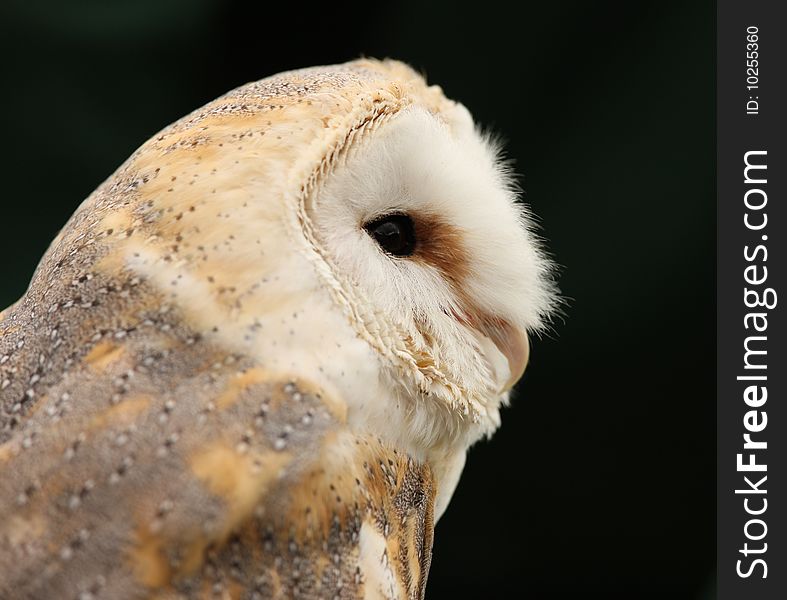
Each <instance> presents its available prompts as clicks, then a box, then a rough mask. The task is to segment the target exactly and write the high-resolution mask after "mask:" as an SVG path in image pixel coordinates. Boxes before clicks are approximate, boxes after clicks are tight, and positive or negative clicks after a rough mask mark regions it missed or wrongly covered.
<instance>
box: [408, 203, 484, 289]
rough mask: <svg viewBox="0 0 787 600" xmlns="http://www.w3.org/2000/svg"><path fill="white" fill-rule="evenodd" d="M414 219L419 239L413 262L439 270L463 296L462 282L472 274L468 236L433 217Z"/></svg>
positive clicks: (423, 215) (414, 215) (416, 215)
mask: <svg viewBox="0 0 787 600" xmlns="http://www.w3.org/2000/svg"><path fill="white" fill-rule="evenodd" d="M410 218H411V219H412V220H413V225H414V230H415V236H416V238H417V239H418V247H417V248H416V251H415V253H414V254H413V256H412V259H413V260H416V261H418V262H422V263H425V264H429V265H431V266H433V267H435V268H436V269H438V270H439V271H440V272H441V273H442V275H443V277H445V278H446V279H447V280H448V281H450V282H451V284H452V286H453V287H454V289H455V291H457V292H458V293H460V294H461V289H462V281H463V280H464V279H465V278H466V277H467V275H468V273H469V270H470V260H469V257H468V255H467V250H466V249H465V245H464V243H463V237H464V232H463V231H462V230H461V229H459V228H458V227H456V226H454V225H451V224H449V223H446V222H445V221H444V220H442V219H441V218H440V217H439V216H438V215H434V214H431V213H411V214H410Z"/></svg>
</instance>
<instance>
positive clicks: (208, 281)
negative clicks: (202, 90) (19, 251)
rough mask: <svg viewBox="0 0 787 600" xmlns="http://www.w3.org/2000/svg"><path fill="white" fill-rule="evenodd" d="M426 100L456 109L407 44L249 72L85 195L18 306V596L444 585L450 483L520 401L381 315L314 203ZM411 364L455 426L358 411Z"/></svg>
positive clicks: (2, 465)
mask: <svg viewBox="0 0 787 600" xmlns="http://www.w3.org/2000/svg"><path fill="white" fill-rule="evenodd" d="M412 106H417V107H420V108H422V109H423V110H425V111H427V112H428V113H430V114H434V115H445V119H446V120H447V122H451V119H453V117H452V116H451V115H452V114H453V112H455V111H457V110H459V108H457V107H458V106H459V105H455V104H454V103H452V102H451V101H449V100H446V99H445V98H444V97H443V95H442V93H441V91H440V90H439V88H435V87H427V86H426V85H425V84H424V82H423V80H422V79H421V78H420V77H418V76H417V75H416V74H415V73H413V72H412V71H411V70H409V68H407V67H405V66H404V65H401V64H400V63H395V62H385V63H379V62H376V61H358V62H355V63H349V64H348V65H340V66H335V67H325V68H317V69H307V70H302V71H295V72H292V73H287V74H283V75H279V76H276V77H273V78H269V79H266V80H263V81H260V82H257V83H252V84H249V85H247V86H244V87H241V88H239V89H237V90H235V91H233V92H230V93H229V94H227V95H226V96H223V97H222V98H219V99H217V100H216V101H214V102H212V103H210V104H208V105H207V106H206V107H204V108H202V109H200V110H198V111H195V112H194V113H192V114H190V115H188V116H186V117H184V118H183V119H182V120H180V121H179V122H177V123H175V124H174V125H172V126H170V127H169V128H167V129H166V130H164V131H163V132H162V133H161V134H159V135H157V136H156V137H154V138H153V139H152V140H150V141H149V142H148V143H146V144H145V145H144V146H143V147H142V148H140V150H138V151H137V152H136V153H135V154H134V155H133V156H132V157H131V158H130V159H129V160H128V161H127V162H126V163H125V164H124V165H123V166H122V167H121V168H120V169H119V170H118V171H117V172H116V173H115V174H114V175H113V176H112V177H111V178H110V179H109V180H108V181H106V182H105V183H104V184H103V185H102V186H100V187H99V188H98V189H97V190H96V192H95V193H94V194H93V195H91V196H90V197H89V198H88V199H87V200H86V201H85V202H84V203H83V204H82V206H81V207H80V208H79V209H78V210H77V212H76V213H75V214H74V216H73V217H72V219H71V220H70V221H69V223H68V224H67V225H66V226H65V228H64V229H63V231H62V232H61V233H60V234H59V235H58V237H57V238H56V239H55V241H54V242H53V243H52V245H51V247H50V249H49V250H48V252H47V254H46V255H45V256H44V258H43V259H42V261H41V264H40V265H39V267H38V269H37V271H36V273H35V275H34V277H33V280H32V283H31V285H30V288H29V290H28V291H27V293H26V294H25V295H24V296H23V297H22V298H21V299H20V301H19V302H17V303H16V304H15V305H13V306H11V307H9V308H8V309H6V310H5V311H3V312H2V313H0V481H2V486H0V515H2V519H0V597H3V598H6V597H8V598H10V597H13V598H20V599H21V598H55V597H57V598H113V599H124V598H147V597H151V598H152V597H155V598H303V599H316V598H387V599H395V598H408V599H409V598H413V599H414V598H422V597H423V594H424V589H425V583H426V576H427V573H428V568H429V562H430V557H431V545H432V532H433V521H434V518H435V501H436V498H437V497H438V495H439V493H440V490H441V485H440V484H441V482H442V481H443V480H445V481H446V482H449V483H446V484H445V485H444V486H442V488H445V489H447V491H443V495H444V496H445V499H444V500H443V501H441V502H442V505H443V506H444V504H445V503H447V497H448V496H450V493H451V489H452V488H453V485H454V484H455V480H456V478H458V472H459V471H461V463H462V462H463V460H464V450H465V449H466V447H467V445H469V443H472V441H474V440H475V439H477V438H478V437H479V436H480V435H482V434H483V433H484V432H488V431H489V429H490V427H492V426H491V425H486V424H485V423H487V420H489V421H488V422H489V423H492V422H494V421H495V419H496V416H495V415H496V414H497V413H496V411H497V408H496V406H494V407H490V406H487V405H485V404H484V402H485V401H484V399H483V398H482V396H478V397H477V398H476V396H475V395H474V394H475V392H473V391H472V389H470V387H467V393H465V392H463V391H462V389H460V388H462V382H461V381H460V380H459V379H457V378H456V377H454V376H452V375H451V371H450V369H448V370H447V368H443V367H441V361H440V359H439V355H433V356H432V357H429V355H428V353H425V351H424V350H423V349H421V347H420V346H418V347H416V346H417V344H419V343H422V342H419V341H418V340H415V341H414V339H413V337H412V335H409V334H408V335H403V334H401V332H400V330H399V329H398V328H397V327H398V326H397V325H396V323H392V322H389V321H387V320H386V319H385V318H384V317H380V316H379V314H380V313H378V312H375V311H368V312H364V310H363V309H362V303H361V302H359V298H363V294H361V293H360V292H358V290H357V287H358V286H357V285H356V284H355V283H354V282H353V280H352V278H343V277H342V276H339V277H334V275H333V273H334V270H335V268H336V267H335V264H336V261H337V260H339V259H336V258H335V257H332V256H331V250H330V248H329V247H328V246H327V245H326V242H325V241H324V235H323V234H322V233H321V232H320V230H319V227H320V220H319V218H311V217H310V215H312V212H310V211H315V210H318V209H316V208H314V206H313V204H314V202H315V200H314V195H315V194H317V193H318V192H319V190H320V189H322V187H323V186H324V185H325V181H326V179H327V178H329V176H330V175H331V173H333V172H334V170H336V169H341V168H342V165H343V164H345V162H346V161H347V160H349V159H348V157H349V156H350V155H351V154H352V152H353V151H354V150H353V149H354V148H355V147H357V146H358V144H359V143H360V140H361V139H362V138H364V137H365V136H367V137H368V136H370V135H372V134H373V133H374V132H375V131H377V130H378V129H380V128H383V129H384V128H385V127H386V125H385V123H386V121H387V120H389V119H392V118H394V117H396V115H397V114H399V113H401V112H403V111H405V110H407V109H408V108H409V107H412ZM462 110H463V109H462ZM272 199H275V201H274V200H272ZM314 223H316V225H315V224H314ZM326 248H327V250H326ZM544 269H546V267H544ZM542 270H543V269H542ZM539 310H541V312H542V313H543V312H545V311H546V310H547V309H546V307H542V308H541V309H539ZM382 312H384V311H382ZM446 314H448V312H446ZM468 314H469V315H470V316H469V317H465V316H462V315H460V316H458V317H457V319H458V321H459V322H460V323H461V324H463V325H464V324H466V322H471V323H475V321H473V320H472V318H471V317H472V316H473V314H472V311H469V312H468ZM479 314H481V313H480V312H479ZM484 314H485V313H484ZM375 315H377V316H375ZM452 318H453V317H452ZM474 326H475V325H474ZM423 333H424V337H425V338H428V335H427V333H426V331H425V330H424V332H423ZM389 355H390V356H396V357H399V358H397V359H396V360H397V361H398V360H401V362H396V363H395V364H396V366H395V368H393V367H392V368H391V370H386V371H385V373H386V375H379V376H377V375H376V373H377V372H378V371H377V370H375V371H374V373H372V372H371V371H369V372H368V373H367V371H368V369H367V370H364V369H366V367H363V366H358V367H357V370H356V372H355V373H353V372H350V369H351V368H355V367H353V365H363V364H365V361H367V362H368V361H369V360H371V361H378V360H379V361H384V360H386V359H385V357H386V356H389ZM374 357H383V358H374ZM402 357H403V358H402ZM419 357H420V358H419ZM392 360H393V359H392ZM472 360H474V361H475V360H476V359H472ZM443 362H445V359H443ZM473 364H475V363H473ZM486 364H487V363H484V362H483V361H481V362H479V363H478V365H479V366H478V368H479V369H487V368H488V367H487V366H485V365H486ZM375 369H377V367H375ZM405 372H406V373H408V375H407V377H411V378H412V381H413V382H414V383H413V384H412V386H411V387H413V389H414V390H415V389H416V388H417V391H413V392H412V395H413V398H416V399H417V398H421V400H423V398H427V399H428V398H430V394H432V393H433V392H430V391H429V389H430V388H429V387H428V386H429V385H433V384H434V385H437V384H438V383H439V382H442V383H440V388H439V389H440V390H443V389H445V390H448V391H447V392H445V398H446V400H445V402H444V403H435V406H436V408H430V409H429V412H428V413H425V414H427V415H429V416H428V417H423V416H421V417H418V418H420V419H422V420H423V419H427V420H428V419H435V420H440V422H442V421H446V422H448V421H449V420H451V421H450V422H451V425H450V427H449V426H446V427H445V433H444V434H440V436H439V439H438V436H437V434H434V435H432V436H431V437H429V436H426V435H425V434H423V435H419V436H418V437H417V439H413V440H410V437H408V436H410V434H409V433H408V432H407V431H406V428H405V430H403V431H399V432H390V433H389V432H387V431H385V428H384V427H380V426H379V425H378V423H379V422H380V421H379V418H378V417H377V416H375V415H376V414H377V413H376V412H374V411H373V414H372V416H370V417H368V418H367V417H364V419H363V420H359V417H357V416H356V415H357V414H359V413H363V412H364V411H366V410H367V408H363V407H367V406H369V405H373V404H374V403H375V402H377V401H378V398H379V396H380V391H379V390H380V387H378V386H383V385H385V384H386V381H387V379H386V378H390V377H393V376H392V375H390V373H405ZM490 372H491V371H490ZM369 373H372V375H369ZM370 377H371V379H370ZM402 377H404V375H402ZM490 377H491V375H490ZM369 381H374V383H373V384H368V383H367V382H369ZM408 381H410V379H408ZM435 382H437V383H435ZM407 385H408V386H410V384H407ZM484 385H487V386H489V385H492V383H489V384H484ZM403 389H404V388H403ZM479 389H481V388H479ZM484 389H485V388H484ZM451 390H456V391H451ZM408 393H409V392H408ZM479 393H480V392H479ZM435 394H437V393H436V392H435ZM393 397H394V398H395V406H396V408H390V411H391V412H390V413H388V414H389V416H390V415H395V416H394V417H390V418H392V422H393V423H394V425H395V426H396V427H399V426H400V425H399V422H398V421H397V419H402V422H403V423H407V419H410V418H413V419H415V418H416V417H415V416H412V415H413V414H414V409H412V407H410V406H409V405H408V402H413V401H414V400H408V398H407V394H404V395H403V392H401V391H399V392H396V393H395V394H394V396H393ZM435 397H437V395H435ZM441 397H442V396H441ZM358 407H362V408H358ZM375 410H376V409H375ZM387 410H389V409H384V410H383V413H385V412H386V411H387ZM419 410H420V409H419ZM454 410H456V411H458V414H460V416H459V417H458V418H457V420H456V421H455V422H454V421H453V420H452V419H453V417H452V416H451V415H452V414H453V413H452V411H454ZM377 412H379V411H377ZM436 415H437V416H436ZM419 423H420V421H419ZM413 430H415V425H413ZM402 440H405V441H402ZM455 448H457V449H459V450H457V452H455V451H454V450H455ZM455 454H456V458H455V457H454V455H455ZM459 454H461V456H459ZM457 465H458V466H457ZM449 480H450V481H449ZM451 481H452V482H453V483H451Z"/></svg>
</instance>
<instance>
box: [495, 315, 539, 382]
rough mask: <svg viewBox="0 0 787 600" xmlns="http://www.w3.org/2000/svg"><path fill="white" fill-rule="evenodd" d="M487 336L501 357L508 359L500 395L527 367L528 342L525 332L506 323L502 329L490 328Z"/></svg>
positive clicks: (517, 379) (528, 355)
mask: <svg viewBox="0 0 787 600" xmlns="http://www.w3.org/2000/svg"><path fill="white" fill-rule="evenodd" d="M487 335H489V338H490V339H491V340H492V341H493V342H494V344H495V346H497V349H498V350H500V352H502V353H503V356H505V357H506V359H508V373H509V376H508V380H507V381H506V383H505V385H504V386H503V389H502V390H501V393H505V392H507V391H508V390H510V389H511V388H512V387H514V384H515V383H516V382H517V381H519V379H520V378H521V377H522V374H523V373H524V372H525V368H526V367H527V361H528V359H529V358H530V342H529V340H528V338H527V332H525V331H524V330H521V329H519V328H517V327H512V326H511V325H508V324H507V323H506V324H505V325H504V326H502V327H493V328H491V329H490V331H489V332H488V334H487Z"/></svg>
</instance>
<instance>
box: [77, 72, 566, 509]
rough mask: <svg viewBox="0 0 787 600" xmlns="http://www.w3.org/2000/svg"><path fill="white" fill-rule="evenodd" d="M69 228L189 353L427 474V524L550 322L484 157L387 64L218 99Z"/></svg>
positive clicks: (440, 104)
mask: <svg viewBox="0 0 787 600" xmlns="http://www.w3.org/2000/svg"><path fill="white" fill-rule="evenodd" d="M80 219H82V220H85V219H93V220H95V221H96V225H95V228H96V229H100V230H102V231H104V230H105V231H110V232H113V233H112V235H111V236H110V237H111V241H105V242H103V243H106V244H108V245H109V247H110V250H109V251H108V252H107V253H106V255H105V257H104V258H103V259H102V260H103V266H104V268H109V269H121V270H127V271H131V272H132V273H133V274H134V276H135V277H139V278H141V279H144V280H145V281H147V282H148V283H149V284H151V285H153V286H155V287H156V288H157V289H159V290H160V292H161V294H162V297H163V298H165V299H166V301H167V303H168V305H171V306H172V307H174V308H175V309H177V310H178V311H180V312H182V313H183V314H184V315H186V318H187V320H188V322H189V323H191V324H192V327H194V328H195V329H197V330H198V333H200V335H203V336H205V337H208V338H211V339H212V340H213V341H215V342H216V343H218V344H221V345H224V346H226V347H229V348H232V349H233V351H235V352H237V353H239V354H242V355H244V356H246V357H251V358H253V359H254V360H255V361H256V362H258V363H259V364H260V365H261V366H262V367H264V368H266V369H269V370H271V371H275V372H280V373H282V375H283V376H287V377H297V378H299V379H306V380H309V381H310V382H312V383H314V384H315V385H317V386H318V387H319V388H320V390H321V393H322V394H324V395H325V396H326V397H330V398H333V399H334V401H335V404H336V405H337V406H339V407H340V409H339V412H341V413H342V414H343V415H344V417H343V418H344V419H346V422H347V424H348V426H349V427H351V428H356V429H360V430H363V431H365V432H369V433H372V434H374V435H376V436H378V437H379V438H380V439H382V440H384V441H385V442H387V443H391V444H393V445H395V446H396V447H399V448H402V449H404V450H405V451H406V452H408V453H409V454H411V455H412V456H414V457H415V458H418V459H421V460H428V461H430V462H431V463H432V466H433V468H434V470H435V473H436V474H437V477H438V481H440V482H441V488H440V494H441V497H438V513H439V512H441V509H442V508H443V507H444V505H445V502H447V496H450V491H451V490H452V489H453V485H454V484H455V483H456V479H457V478H458V473H459V471H461V466H462V463H463V460H464V452H465V450H466V449H467V447H468V446H469V445H470V444H472V443H473V442H474V441H475V440H477V439H478V438H479V437H481V436H483V435H484V434H489V433H490V432H491V431H493V430H494V429H495V428H496V427H497V426H498V424H499V409H500V406H501V404H502V403H504V402H505V401H506V399H507V395H508V393H509V392H508V391H509V389H510V388H511V386H512V385H513V383H514V382H515V381H516V380H517V379H518V378H519V377H520V376H521V374H522V372H523V370H524V368H525V365H526V363H527V359H528V332H533V331H538V330H539V329H541V328H542V327H544V325H545V320H546V319H547V317H548V315H549V314H550V311H551V310H552V309H553V307H554V305H555V289H554V285H553V283H552V279H551V276H550V273H551V264H550V262H549V261H548V260H547V258H546V257H545V255H544V253H543V252H542V251H541V250H540V248H539V244H538V242H537V240H536V238H535V237H534V235H533V233H532V227H531V221H530V218H529V216H528V213H527V211H526V209H525V208H524V206H523V205H522V204H521V203H520V202H519V201H518V200H517V197H516V192H515V188H514V186H513V184H512V181H511V177H510V175H509V173H508V171H507V169H506V167H505V166H504V165H503V164H502V163H501V161H500V157H499V152H498V148H497V147H496V145H495V144H494V143H493V142H492V141H491V140H490V138H489V137H488V136H486V135H484V134H482V133H480V132H479V129H478V128H477V127H476V126H475V125H474V123H473V120H472V118H471V116H470V114H469V112H468V111H467V110H466V109H465V108H464V107H463V106H462V105H461V104H458V103H456V102H453V101H451V100H448V99H447V98H445V96H444V95H443V93H442V91H441V90H440V88H439V87H436V86H428V85H427V84H426V82H425V81H424V79H423V78H422V77H421V76H419V75H418V74H417V73H415V72H414V71H413V70H411V69H410V68H409V67H407V66H406V65H404V64H402V63H399V62H395V61H384V62H379V61H372V60H360V61H355V62H351V63H348V64H344V65H337V66H329V67H319V68H312V69H304V70H299V71H292V72H289V73H284V74H281V75H277V76H275V77H272V78H269V79H265V80H262V81H259V82H256V83H252V84H249V85H246V86H243V87H241V88H238V89H236V90H234V91H232V92H230V93H229V94H227V95H225V96H223V97H221V98H219V99H218V100H216V101H214V102H212V103H210V104H208V105H207V106H205V107H203V108H202V109H199V110H198V111H195V112H194V113H192V114H191V115H188V116H187V117H185V118H184V119H182V120H180V121H179V122H177V123H175V124H174V125H172V126H170V127H169V128H167V129H165V130H164V131H163V132H162V133H161V134H159V135H158V136H156V137H154V138H153V139H152V140H150V141H149V142H148V143H147V144H145V145H143V146H142V148H141V149H140V150H139V151H137V153H135V154H134V155H133V156H132V157H131V158H130V159H129V161H128V162H127V163H126V164H125V165H124V166H123V167H121V169H120V171H119V172H118V174H116V176H115V177H114V178H112V179H110V180H109V181H108V182H107V183H106V184H105V185H104V186H102V187H101V188H99V190H97V192H96V193H95V194H94V195H93V197H91V198H89V199H88V200H87V201H86V206H83V208H82V209H81V210H80V211H78V213H77V215H76V216H75V220H76V221H79V220H80Z"/></svg>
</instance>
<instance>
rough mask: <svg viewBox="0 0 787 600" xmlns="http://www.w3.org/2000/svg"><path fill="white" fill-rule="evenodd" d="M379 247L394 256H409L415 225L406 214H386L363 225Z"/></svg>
mask: <svg viewBox="0 0 787 600" xmlns="http://www.w3.org/2000/svg"><path fill="white" fill-rule="evenodd" d="M364 229H366V231H367V232H368V233H369V235H371V236H372V237H373V238H374V239H375V241H376V242H377V243H378V244H380V247H381V248H382V249H383V250H385V251H386V252H388V254H393V255H394V256H410V255H411V254H412V253H413V251H414V250H415V227H413V222H412V220H411V219H410V217H408V216H407V215H386V216H385V217H380V218H379V219H376V220H374V221H372V222H370V223H367V224H366V225H365V226H364Z"/></svg>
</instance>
